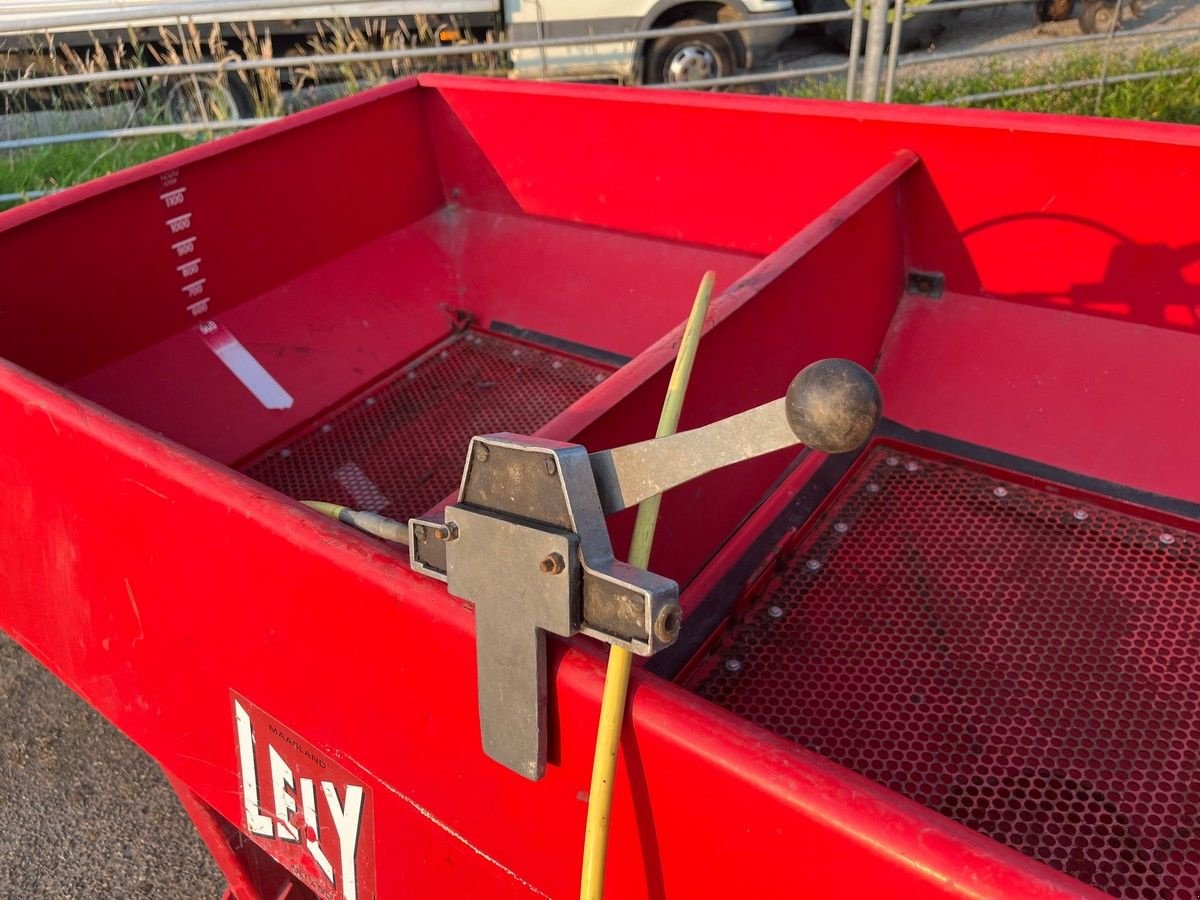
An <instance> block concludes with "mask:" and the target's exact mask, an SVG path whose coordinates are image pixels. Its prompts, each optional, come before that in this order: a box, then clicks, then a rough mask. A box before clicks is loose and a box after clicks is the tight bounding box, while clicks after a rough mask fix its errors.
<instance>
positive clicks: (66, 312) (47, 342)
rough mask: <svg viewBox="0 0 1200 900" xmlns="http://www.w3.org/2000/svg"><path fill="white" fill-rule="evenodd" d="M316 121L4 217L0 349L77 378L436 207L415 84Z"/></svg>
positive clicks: (181, 157)
mask: <svg viewBox="0 0 1200 900" xmlns="http://www.w3.org/2000/svg"><path fill="white" fill-rule="evenodd" d="M318 112H322V113H323V114H322V115H321V116H311V115H310V116H308V117H307V118H304V119H301V120H300V121H298V122H296V123H288V125H289V127H287V128H276V127H273V126H270V127H271V129H272V130H268V131H264V132H263V133H261V134H254V135H249V136H245V137H243V136H238V137H237V138H232V139H227V140H226V141H225V142H218V143H217V144H215V145H213V146H211V147H206V148H196V150H191V151H186V152H184V153H182V154H178V155H176V156H174V157H172V158H171V159H170V160H168V161H165V162H164V161H158V162H156V163H154V164H151V165H149V166H144V167H140V168H138V169H134V170H132V171H130V172H128V173H122V174H121V175H118V176H112V177H110V178H108V179H101V180H99V181H97V182H94V183H92V184H88V185H86V186H84V187H83V188H81V189H78V190H76V191H75V192H74V193H73V194H72V195H71V197H67V198H62V197H51V198H46V199H45V200H44V201H37V202H35V203H33V204H30V205H29V206H28V207H25V208H18V209H17V210H14V211H12V212H9V213H7V214H6V215H5V216H4V217H3V218H2V219H0V238H2V239H0V267H2V268H3V269H4V271H5V272H6V273H8V275H7V276H6V278H7V283H6V290H5V295H6V296H7V297H10V298H14V302H11V303H9V304H6V306H5V311H4V312H5V317H4V328H3V334H2V336H0V356H3V357H4V358H6V359H10V360H13V361H14V362H17V363H19V364H21V365H23V366H25V367H27V368H29V369H32V370H33V371H36V372H38V373H40V374H42V375H43V376H45V377H47V378H51V379H53V380H55V381H64V382H65V381H71V380H73V379H75V378H78V377H79V376H81V375H83V374H85V373H87V372H90V371H92V370H94V369H96V368H98V367H99V366H101V365H103V364H105V363H108V362H111V361H113V360H116V359H120V358H121V357H123V356H125V355H127V354H128V353H130V352H132V351H134V350H137V349H140V348H142V347H145V346H147V345H148V344H151V343H154V342H157V341H159V340H162V339H163V338H165V337H167V336H168V335H171V334H175V333H178V332H180V331H182V330H184V329H186V328H187V327H188V326H189V324H191V323H193V322H194V321H195V317H194V316H193V315H192V313H191V312H189V311H188V309H187V307H188V305H189V304H192V303H194V302H196V301H200V300H203V299H205V298H208V299H209V300H210V301H211V302H210V304H209V307H208V313H209V315H213V314H216V313H219V312H221V311H223V310H227V309H230V308H232V307H234V306H237V305H238V304H239V303H241V302H242V301H244V300H247V299H249V298H252V297H254V296H256V295H258V294H259V293H261V292H263V291H266V290H268V289H270V288H272V287H274V286H276V285H278V284H280V283H282V282H284V281H286V280H287V279H288V277H289V276H292V275H294V274H298V273H299V272H301V271H303V270H304V269H307V268H309V267H311V266H312V265H313V264H315V263H320V262H323V261H325V260H329V259H331V258H334V257H336V256H337V255H339V254H341V253H343V252H345V251H347V250H350V249H352V248H354V247H357V246H359V245H360V244H362V243H364V242H366V241H369V240H370V239H372V238H374V237H376V236H378V235H380V234H383V233H385V232H386V231H389V230H391V229H393V228H395V227H397V226H398V225H401V224H405V223H407V222H408V221H411V220H413V219H415V218H418V217H420V216H422V215H425V214H427V213H429V212H431V211H432V210H433V209H434V208H435V206H437V205H439V204H440V202H441V188H440V186H439V184H438V181H437V174H436V165H435V162H434V159H433V155H432V148H431V146H430V144H429V142H428V140H427V138H426V133H425V129H424V128H423V125H422V123H421V118H420V107H419V101H418V95H417V93H416V90H415V82H408V83H406V84H402V85H398V86H395V87H393V88H391V89H390V91H389V92H388V94H387V95H385V96H377V97H375V98H374V100H373V102H371V103H358V104H352V105H349V106H343V107H341V108H340V109H338V110H336V111H334V110H330V111H318ZM330 116H332V121H326V120H327V119H328V118H329V117H330ZM268 136H273V139H271V140H264V138H266V137H268ZM222 150H224V151H226V152H227V153H228V156H225V155H223V154H222V153H221V151H222ZM351 154H353V158H354V161H353V163H350V162H348V158H349V157H350V155H351ZM331 182H333V183H336V185H337V188H336V190H331V189H329V188H328V187H327V185H328V184H329V183H331ZM181 191H182V193H180V192H181ZM55 208H57V209H58V210H59V213H58V214H57V215H55V216H53V217H52V218H40V217H39V216H38V213H39V212H41V211H48V210H51V209H55ZM184 217H186V221H183V220H182V219H183V218H184ZM188 237H193V238H195V240H196V243H195V248H194V250H193V251H192V252H189V253H188V254H186V255H183V256H181V255H180V254H179V252H178V251H177V250H176V249H175V245H176V244H178V243H179V242H180V241H181V240H184V239H186V238H188ZM197 259H199V260H200V268H199V269H198V271H197V272H196V273H195V274H194V275H183V274H182V273H181V272H180V271H179V269H178V266H180V265H182V264H185V263H187V262H191V261H195V260H197ZM114 260H119V261H120V264H119V265H116V266H114V265H113V262H114ZM47 279H52V281H53V285H52V286H51V287H50V289H47ZM200 280H203V282H204V283H203V285H202V288H201V291H200V292H199V293H194V294H193V293H189V292H186V291H185V290H184V288H185V287H186V286H187V285H190V284H194V283H196V282H197V281H200Z"/></svg>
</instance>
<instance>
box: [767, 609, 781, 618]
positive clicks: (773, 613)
mask: <svg viewBox="0 0 1200 900" xmlns="http://www.w3.org/2000/svg"><path fill="white" fill-rule="evenodd" d="M767 615H768V616H770V617H771V618H772V619H780V618H783V608H782V607H779V606H772V607H769V608H768V609H767Z"/></svg>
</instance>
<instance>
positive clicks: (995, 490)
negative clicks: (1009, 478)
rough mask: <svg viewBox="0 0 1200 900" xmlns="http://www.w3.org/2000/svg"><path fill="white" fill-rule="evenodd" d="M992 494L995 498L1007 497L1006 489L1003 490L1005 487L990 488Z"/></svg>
mask: <svg viewBox="0 0 1200 900" xmlns="http://www.w3.org/2000/svg"><path fill="white" fill-rule="evenodd" d="M992 493H993V494H995V495H996V496H997V497H1007V496H1008V488H1005V487H998V488H992Z"/></svg>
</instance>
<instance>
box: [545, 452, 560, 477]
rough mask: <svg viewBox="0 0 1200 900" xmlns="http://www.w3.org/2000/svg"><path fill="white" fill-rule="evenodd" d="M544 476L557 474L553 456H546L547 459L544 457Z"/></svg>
mask: <svg viewBox="0 0 1200 900" xmlns="http://www.w3.org/2000/svg"><path fill="white" fill-rule="evenodd" d="M546 474H547V475H556V474H558V466H556V465H555V464H554V457H553V456H547V457H546Z"/></svg>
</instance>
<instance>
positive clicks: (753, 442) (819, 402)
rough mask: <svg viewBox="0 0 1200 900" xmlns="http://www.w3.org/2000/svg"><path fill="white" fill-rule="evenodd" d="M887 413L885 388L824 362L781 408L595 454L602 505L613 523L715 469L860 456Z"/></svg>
mask: <svg viewBox="0 0 1200 900" xmlns="http://www.w3.org/2000/svg"><path fill="white" fill-rule="evenodd" d="M882 411H883V400H882V398H881V397H880V395H879V386H878V385H877V384H876V383H875V379H874V378H872V377H871V374H870V373H869V372H868V371H867V370H866V369H864V368H863V367H862V366H860V365H858V363H855V362H851V361H850V360H848V359H823V360H821V361H819V362H815V363H813V364H812V365H810V366H807V367H806V368H805V369H803V370H802V371H801V372H800V374H799V375H797V376H796V377H795V379H793V380H792V383H791V385H789V386H788V390H787V395H786V396H784V397H782V398H780V399H779V400H773V401H771V402H770V403H764V404H763V405H762V406H756V407H755V408H754V409H748V410H746V411H745V412H741V413H738V414H737V415H734V416H730V417H729V418H727V419H722V420H720V421H719V422H713V423H712V424H711V425H705V426H704V427H703V428H695V429H693V430H691V431H683V432H680V433H678V434H673V435H669V436H667V437H661V438H653V439H652V440H648V441H639V442H638V443H636V444H626V445H625V446H624V447H615V448H614V449H612V450H601V451H599V452H597V453H593V454H591V455H590V457H589V459H590V461H591V464H592V474H593V475H594V476H595V479H596V488H597V490H598V491H599V494H600V505H601V507H603V509H604V514H605V515H611V514H612V513H615V512H619V511H620V510H622V509H628V508H629V507H631V506H637V505H638V504H639V503H641V502H642V501H643V500H646V499H647V498H649V497H653V496H654V495H655V494H662V493H665V492H666V491H668V490H670V489H671V488H673V487H677V486H679V485H681V484H683V483H685V482H688V481H691V480H692V479H693V478H698V477H700V476H701V475H704V474H706V473H708V472H711V471H713V470H714V469H720V468H722V467H724V466H728V465H732V464H733V463H736V462H741V461H742V460H744V459H751V458H753V457H756V456H762V455H763V454H766V453H771V452H772V451H774V450H781V449H783V448H784V447H791V446H793V445H795V444H801V443H803V444H807V445H808V446H809V447H812V448H813V449H814V450H821V451H824V452H826V453H845V452H846V451H849V450H855V449H857V448H858V447H860V446H862V444H863V443H864V442H865V441H866V439H867V438H868V437H870V435H871V432H872V431H873V430H874V429H875V426H876V424H877V423H878V422H879V416H880V415H881V413H882Z"/></svg>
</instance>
